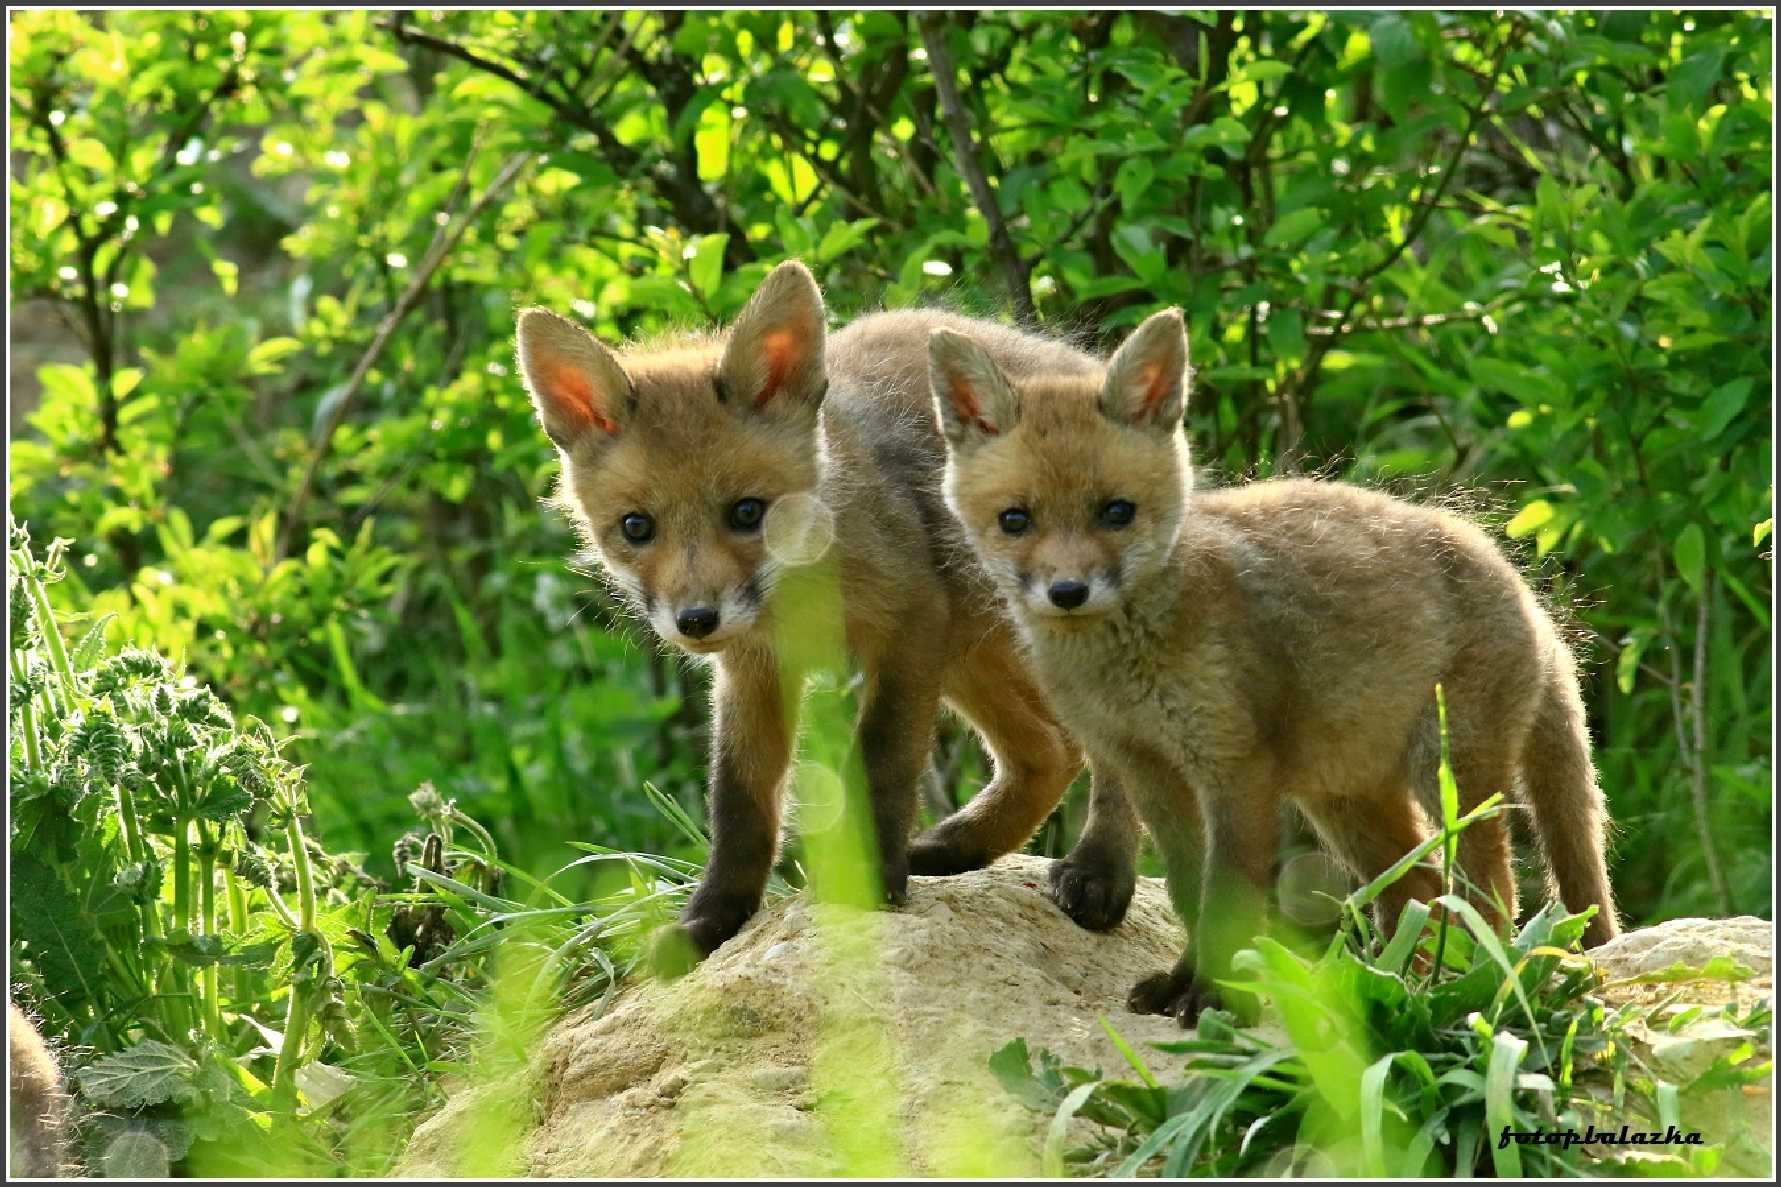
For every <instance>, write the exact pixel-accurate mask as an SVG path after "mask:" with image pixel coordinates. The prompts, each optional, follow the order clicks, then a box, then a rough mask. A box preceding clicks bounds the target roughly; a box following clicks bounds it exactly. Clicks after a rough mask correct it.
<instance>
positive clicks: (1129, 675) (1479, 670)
mask: <svg viewBox="0 0 1781 1187" xmlns="http://www.w3.org/2000/svg"><path fill="white" fill-rule="evenodd" d="M930 355H931V369H932V382H933V386H934V390H935V393H936V397H937V403H938V405H939V409H940V415H941V419H942V422H943V424H944V426H945V430H946V435H947V438H948V441H949V444H950V447H951V457H950V461H949V463H948V468H947V475H946V495H947V500H948V502H949V504H950V505H951V506H952V508H953V509H954V511H955V512H956V513H957V515H958V517H959V518H960V520H961V521H962V522H963V523H964V525H965V529H966V531H967V533H968V534H969V535H970V537H971V539H972V542H973V545H974V546H975V547H976V549H977V552H978V555H979V557H980V558H981V560H982V562H983V564H984V567H985V568H986V569H987V570H988V571H989V573H990V575H991V577H992V578H993V579H994V580H995V581H996V583H997V585H998V586H999V587H1000V589H1001V592H1002V597H1003V599H1004V601H1005V602H1007V604H1008V606H1009V608H1010V610H1011V611H1012V612H1013V614H1014V616H1015V618H1016V620H1017V622H1018V623H1019V624H1020V628H1021V631H1022V633H1023V634H1024V636H1025V637H1026V639H1027V641H1028V643H1029V644H1030V648H1031V652H1032V655H1033V658H1034V661H1035V665H1036V670H1037V671H1038V673H1039V675H1040V678H1041V681H1042V683H1043V684H1044V685H1045V687H1046V691H1047V692H1048V693H1049V694H1050V696H1051V698H1052V703H1053V705H1054V706H1056V708H1057V710H1058V713H1059V716H1060V718H1061V719H1062V721H1063V722H1064V724H1065V726H1066V727H1067V728H1069V729H1070V731H1071V732H1072V733H1074V734H1075V736H1076V737H1077V738H1078V740H1080V741H1081V742H1082V744H1083V746H1084V747H1085V749H1086V750H1087V751H1088V756H1089V761H1090V763H1091V764H1093V765H1094V767H1095V769H1096V770H1097V771H1102V770H1107V771H1110V772H1111V773H1112V774H1113V775H1114V776H1115V777H1116V778H1117V779H1118V780H1119V782H1120V783H1121V784H1122V785H1123V786H1124V787H1125V788H1126V790H1127V792H1128V794H1130V795H1131V797H1132V799H1133V801H1134V803H1135V804H1136V806H1137V808H1138V812H1139V815H1140V816H1141V817H1142V819H1143V821H1144V823H1145V825H1146V826H1147V827H1148V829H1149V830H1150V832H1151V834H1152V837H1153V838H1154V840H1155V842H1156V844H1157V847H1158V849H1159V850H1160V851H1161V853H1162V856H1163V859H1164V862H1165V864H1166V866H1167V873H1168V882H1169V890H1170V895H1171V898H1172V899H1173V900H1174V902H1175V904H1176V908H1177V910H1178V911H1179V912H1180V913H1181V914H1182V916H1183V919H1184V921H1185V922H1186V923H1187V924H1188V929H1189V934H1190V937H1191V939H1192V942H1193V953H1192V955H1191V956H1184V957H1183V958H1182V960H1181V961H1180V963H1179V964H1177V966H1176V967H1175V968H1174V969H1173V970H1170V971H1169V972H1167V973H1163V974H1159V975H1157V976H1155V977H1151V978H1149V979H1147V980H1145V981H1143V982H1140V983H1139V985H1138V986H1137V987H1136V988H1134V990H1133V992H1132V1006H1133V1008H1134V1009H1137V1010H1140V1011H1149V1012H1158V1013H1173V1014H1175V1015H1176V1016H1177V1017H1179V1018H1180V1019H1181V1020H1182V1021H1183V1022H1184V1023H1185V1022H1186V1021H1187V1020H1189V1019H1191V1018H1192V1017H1193V1016H1194V1015H1196V1014H1197V1013H1198V1011H1199V1009H1200V1008H1201V1007H1202V1006H1203V1005H1205V1004H1207V1003H1208V1002H1210V1001H1214V1000H1216V996H1215V993H1214V992H1213V989H1212V986H1213V984H1214V982H1215V981H1216V980H1217V979H1218V978H1219V977H1221V976H1224V975H1226V973H1227V972H1228V967H1229V965H1228V962H1229V960H1230V957H1231V955H1232V954H1233V953H1234V951H1235V950H1236V949H1237V948H1239V947H1241V946H1243V945H1244V944H1246V943H1247V942H1248V941H1249V939H1250V937H1251V936H1253V935H1254V934H1255V931H1256V929H1257V927H1258V926H1259V925H1260V923H1261V918H1262V917H1261V915H1260V910H1261V906H1260V905H1261V903H1262V901H1263V899H1264V897H1265V891H1266V886H1267V882H1268V880H1269V877H1270V870H1271V862H1272V859H1273V856H1274V842H1275V827H1276V807H1277V805H1278V803H1279V801H1280V800H1281V798H1282V797H1289V798H1290V799H1291V800H1292V801H1293V802H1294V803H1295V804H1296V805H1297V806H1298V807H1299V808H1300V809H1301V810H1302V811H1303V812H1304V814H1305V815H1306V816H1307V817H1308V818H1309V820H1310V821H1311V823H1312V825H1313V827H1314V828H1315V829H1316V830H1317V832H1318V834H1319V835H1320V837H1321V839H1322V840H1323V842H1324V844H1325V845H1327V846H1328V848H1329V849H1330V850H1331V851H1332V852H1333V853H1334V854H1335V855H1336V856H1337V857H1338V858H1340V859H1341V860H1343V861H1344V862H1345V863H1346V864H1347V865H1349V866H1351V867H1352V868H1353V870H1354V871H1355V872H1356V873H1358V874H1360V875H1361V876H1363V877H1366V878H1371V877H1373V876H1375V875H1377V874H1379V873H1381V872H1382V871H1383V870H1385V869H1386V868H1387V867H1388V866H1389V865H1391V864H1392V863H1393V862H1394V861H1396V860H1397V859H1398V858H1399V857H1401V856H1403V855H1404V854H1405V853H1406V852H1408V851H1409V850H1411V849H1413V848H1415V847H1416V845H1417V844H1419V843H1420V842H1421V841H1422V840H1424V839H1425V837H1427V836H1428V835H1429V833H1430V826H1429V823H1428V815H1429V814H1430V805H1429V803H1428V801H1429V800H1430V798H1432V796H1433V794H1434V788H1435V787H1436V786H1437V784H1436V778H1435V771H1436V766H1437V764H1438V761H1439V737H1438V729H1437V720H1436V704H1435V696H1434V689H1435V685H1436V684H1437V683H1440V684H1441V685H1443V686H1444V689H1445V694H1446V701H1447V706H1448V730H1449V738H1450V743H1451V756H1452V762H1453V766H1454V772H1455V775H1456V776H1457V779H1458V783H1459V789H1460V794H1461V798H1462V803H1463V806H1464V807H1465V808H1466V809H1468V810H1469V809H1470V808H1471V807H1473V806H1475V805H1476V804H1477V803H1478V801H1480V800H1482V799H1484V798H1485V797H1486V796H1488V795H1490V794H1492V793H1494V792H1498V791H1509V790H1510V789H1511V788H1513V787H1519V789H1520V792H1521V795H1522V798H1523V799H1524V800H1525V801H1526V803H1527V805H1528V806H1529V807H1530V808H1531V809H1532V810H1533V821H1534V825H1535V831H1536V833H1537V835H1538V837H1539V840H1540V845H1541V848H1542V849H1543V850H1544V854H1545V858H1546V864H1547V867H1548V869H1549V870H1550V872H1551V875H1552V879H1553V880H1554V882H1555V883H1556V886H1555V889H1556V892H1557V894H1558V895H1559V896H1560V898H1562V900H1563V901H1564V902H1565V903H1566V904H1567V905H1568V906H1570V907H1572V908H1577V909H1581V908H1583V907H1586V906H1589V905H1594V906H1596V907H1597V908H1598V911H1597V913H1596V915H1595V917H1594V919H1593V920H1592V921H1591V923H1590V925H1589V930H1588V932H1587V935H1586V941H1587V942H1588V943H1591V944H1595V943H1600V942H1601V941H1603V940H1606V939H1608V938H1610V937H1611V936H1613V935H1615V934H1616V932H1617V931H1618V925H1617V923H1616V920H1615V914H1614V907H1613V904H1612V902H1611V901H1610V897H1609V888H1608V875H1607V870H1606V867H1605V864H1604V861H1603V839H1604V838H1603V834H1604V829H1605V827H1606V823H1607V821H1606V816H1605V813H1604V807H1603V801H1602V796H1601V793H1600V791H1599V790H1598V788H1597V786H1596V778H1595V770H1594V767H1593V765H1592V763H1591V761H1590V754H1589V736H1588V732H1587V729H1586V727H1585V723H1584V716H1583V703H1582V699H1581V696H1580V693H1579V691H1578V684H1577V670H1576V663H1575V661H1574V659H1573V658H1572V655H1571V652H1570V651H1569V649H1568V648H1567V647H1566V645H1565V643H1564V642H1563V640H1562V639H1561V638H1560V637H1559V634H1558V631H1557V630H1556V629H1555V628H1554V626H1553V624H1552V622H1551V620H1550V619H1549V618H1548V616H1547V615H1546V613H1545V612H1544V610H1543V609H1542V608H1541V606H1540V604H1539V602H1538V601H1537V600H1536V598H1535V596H1534V594H1533V593H1532V591H1530V590H1529V588H1528V587H1527V585H1526V583H1525V582H1524V581H1523V580H1522V578H1521V576H1520V574H1519V573H1518V572H1517V571H1516V569H1515V568H1514V567H1513V566H1512V565H1511V564H1510V563H1509V562H1508V561H1507V560H1506V559H1504V557H1503V556H1502V554H1501V553H1500V552H1499V551H1498V549H1497V548H1496V547H1495V545H1494V544H1493V543H1492V542H1491V540H1490V539H1489V537H1487V536H1486V535H1485V534H1484V533H1483V532H1482V531H1480V530H1479V529H1478V528H1477V527H1475V526H1473V525H1472V524H1471V523H1469V522H1467V521H1466V520H1464V519H1461V518H1459V517H1458V516H1455V515H1452V514H1449V513H1446V512H1443V511H1439V510H1435V509H1432V508H1427V507H1419V506H1414V505H1412V504H1409V503H1406V502H1403V501H1401V500H1398V499H1394V498H1390V497H1388V496H1386V495H1383V494H1378V493H1375V492H1372V491H1367V490H1364V489H1361V488H1359V487H1354V486H1347V485H1342V484H1338V483H1332V482H1317V481H1305V480H1285V481H1273V482H1259V483H1255V484H1253V485H1249V486H1245V487H1239V488H1236V489H1231V490H1221V491H1210V492H1204V493H1202V492H1198V491H1195V490H1194V489H1193V486H1192V479H1191V469H1190V466H1189V463H1188V451H1187V441H1186V436H1185V433H1184V431H1183V427H1182V413H1183V409H1184V406H1185V403H1186V398H1187V383H1188V368H1187V337H1186V334H1185V331H1184V328H1183V325H1182V322H1181V317H1180V315H1179V314H1178V313H1176V312H1174V311H1172V310H1171V311H1166V312H1163V313H1159V314H1157V315H1155V316H1153V317H1151V318H1150V319H1149V320H1148V321H1146V322H1145V323H1144V324H1143V325H1142V326H1140V327H1139V328H1138V329H1137V330H1136V331H1135V332H1134V333H1133V334H1132V336H1131V338H1130V339H1128V340H1127V342H1126V343H1125V345H1124V346H1123V347H1122V348H1121V349H1120V350H1119V351H1118V352H1117V353H1116V354H1115V355H1114V357H1113V358H1112V359H1111V360H1110V361H1109V363H1108V364H1107V367H1106V370H1105V372H1104V374H1097V375H1094V376H1083V375H1069V376H1054V377H1033V376H1026V377H1011V376H1009V375H1008V374H1006V373H1005V372H1004V371H1003V369H1002V368H1001V367H1000V366H999V365H998V364H997V362H996V360H995V359H993V358H991V357H990V356H989V355H987V354H986V353H985V352H984V351H983V350H982V349H981V348H979V347H978V345H977V344H976V343H974V342H972V341H971V340H970V339H969V338H968V337H965V336H962V335H959V334H956V333H950V332H946V331H941V332H938V333H936V334H935V335H934V336H933V338H932V341H931V344H930ZM1460 864H1461V868H1462V870H1463V871H1464V872H1465V873H1466V874H1467V875H1468V877H1469V879H1470V880H1471V882H1472V883H1474V884H1475V886H1476V887H1478V888H1481V891H1480V894H1479V896H1478V897H1479V905H1480V906H1481V907H1482V908H1483V909H1484V910H1485V911H1486V913H1487V915H1490V916H1492V917H1494V918H1497V919H1501V918H1503V917H1504V915H1508V916H1511V917H1512V916H1513V914H1514V911H1515V879H1514V874H1513V871H1512V869H1511V864H1510V850H1509V841H1508V834H1507V831H1506V829H1505V828H1504V826H1503V823H1502V821H1501V820H1500V819H1487V820H1484V821H1482V822H1480V823H1477V824H1474V825H1473V826H1471V827H1469V828H1467V829H1466V830H1465V831H1464V832H1463V833H1462V834H1461V840H1460ZM1438 894H1439V880H1438V876H1437V874H1436V873H1434V872H1433V871H1431V870H1430V869H1429V868H1428V867H1427V866H1420V867H1417V868H1415V869H1413V870H1412V871H1411V872H1410V873H1409V874H1408V875H1407V876H1406V877H1404V878H1402V879H1401V880H1400V881H1398V882H1397V884H1396V885H1395V886H1393V887H1392V889H1391V890H1390V891H1389V892H1388V893H1387V895H1386V896H1385V898H1384V899H1382V900H1381V903H1380V914H1381V918H1382V919H1383V920H1386V921H1389V922H1390V923H1395V922H1396V920H1397V918H1398V913H1399V911H1400V910H1401V908H1402V906H1403V905H1404V903H1405V902H1406V901H1407V899H1408V898H1410V897H1411V896H1415V897H1418V898H1421V899H1423V900H1425V901H1426V900H1428V899H1430V898H1432V897H1434V896H1436V895H1438Z"/></svg>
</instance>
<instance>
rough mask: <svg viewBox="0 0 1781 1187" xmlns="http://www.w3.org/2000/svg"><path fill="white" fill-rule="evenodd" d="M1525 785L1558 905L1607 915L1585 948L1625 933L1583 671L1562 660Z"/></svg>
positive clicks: (1546, 696)
mask: <svg viewBox="0 0 1781 1187" xmlns="http://www.w3.org/2000/svg"><path fill="white" fill-rule="evenodd" d="M1521 767H1522V772H1521V773H1522V782H1523V786H1524V788H1525V790H1526V794H1527V800H1528V806H1529V807H1530V808H1531V809H1532V815H1533V818H1534V829H1535V832H1536V833H1537V835H1538V836H1539V839H1540V848H1541V850H1542V852H1543V853H1544V855H1545V858H1546V869H1547V870H1548V872H1549V877H1550V879H1551V880H1552V881H1553V882H1555V883H1556V884H1557V885H1556V887H1555V888H1554V889H1555V891H1556V894H1557V897H1558V899H1559V900H1560V901H1561V902H1563V903H1564V904H1565V906H1567V907H1569V908H1570V909H1571V910H1573V911H1580V910H1582V909H1583V908H1584V907H1586V906H1589V905H1590V904H1592V903H1593V904H1596V905H1597V906H1599V907H1600V910H1599V911H1597V912H1596V916H1595V918H1594V919H1592V920H1590V923H1589V929H1588V930H1587V931H1586V932H1584V935H1583V943H1584V946H1585V947H1594V946H1595V945H1597V944H1601V943H1603V942H1605V941H1607V940H1611V939H1613V938H1614V937H1615V936H1617V935H1619V934H1620V920H1619V918H1618V917H1617V916H1616V914H1615V911H1614V898H1613V892H1612V890H1611V889H1610V888H1609V886H1608V865H1607V858H1606V854H1605V850H1606V847H1607V840H1608V812H1607V806H1606V804H1605V803H1604V802H1603V799H1602V791H1601V788H1600V786H1598V785H1597V783H1596V771H1595V764H1594V763H1593V762H1592V761H1590V757H1589V726H1588V723H1587V721H1586V720H1585V717H1584V713H1583V696H1582V693H1581V692H1580V691H1579V690H1578V687H1577V676H1576V667H1575V664H1574V663H1573V662H1572V661H1571V660H1570V657H1569V656H1568V655H1562V654H1561V656H1560V658H1559V662H1558V663H1556V664H1554V665H1553V669H1552V672H1551V674H1550V675H1549V676H1548V677H1547V681H1546V688H1545V691H1544V692H1543V693H1542V695H1541V698H1540V706H1539V708H1538V709H1537V710H1536V711H1535V713H1534V721H1533V728H1532V729H1531V730H1530V731H1529V733H1528V739H1527V745H1526V748H1525V749H1524V751H1523V753H1522V760H1521Z"/></svg>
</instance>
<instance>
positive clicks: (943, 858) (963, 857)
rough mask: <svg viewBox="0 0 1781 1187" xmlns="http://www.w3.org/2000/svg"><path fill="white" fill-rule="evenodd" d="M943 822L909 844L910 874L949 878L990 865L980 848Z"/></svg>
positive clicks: (946, 822)
mask: <svg viewBox="0 0 1781 1187" xmlns="http://www.w3.org/2000/svg"><path fill="white" fill-rule="evenodd" d="M948 823H949V822H948V821H941V822H940V823H939V824H936V825H935V826H934V827H933V828H930V829H929V830H928V831H927V832H925V833H923V834H921V836H919V837H917V838H915V840H913V841H911V842H909V872H910V873H912V874H920V875H922V876H923V877H927V878H947V877H951V876H952V875H953V874H963V873H965V872H967V871H969V870H980V869H982V868H983V867H984V866H986V865H988V864H989V859H988V858H987V857H986V856H985V855H984V853H983V850H982V848H981V847H980V846H977V845H973V844H970V843H969V842H968V840H967V839H966V838H964V837H961V836H959V835H958V833H959V831H960V830H957V829H952V830H949V829H948V828H947V827H946V825H947V824H948Z"/></svg>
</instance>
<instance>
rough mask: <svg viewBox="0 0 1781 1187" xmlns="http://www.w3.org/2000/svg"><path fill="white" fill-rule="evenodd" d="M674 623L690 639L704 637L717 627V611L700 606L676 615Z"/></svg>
mask: <svg viewBox="0 0 1781 1187" xmlns="http://www.w3.org/2000/svg"><path fill="white" fill-rule="evenodd" d="M674 625H675V626H677V627H679V628H680V633H681V634H683V635H685V636H686V637H687V638H689V639H703V638H704V637H705V636H706V635H709V634H710V633H711V632H712V631H715V630H716V629H717V611H715V610H707V609H706V608H705V607H703V606H699V607H697V608H695V609H692V610H682V611H681V612H680V613H679V614H676V615H675V616H674Z"/></svg>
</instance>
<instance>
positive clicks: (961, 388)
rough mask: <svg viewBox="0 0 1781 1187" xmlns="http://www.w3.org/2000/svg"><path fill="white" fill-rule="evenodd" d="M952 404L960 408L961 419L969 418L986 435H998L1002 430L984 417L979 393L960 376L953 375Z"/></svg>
mask: <svg viewBox="0 0 1781 1187" xmlns="http://www.w3.org/2000/svg"><path fill="white" fill-rule="evenodd" d="M952 406H953V407H954V408H955V409H957V410H958V414H959V419H961V420H968V421H970V422H971V423H972V424H974V425H976V426H977V431H978V432H980V433H983V434H985V435H986V436H990V437H995V436H998V435H999V434H1000V432H1001V430H999V429H997V428H996V426H995V425H992V424H990V423H989V421H987V420H985V419H983V409H982V408H980V407H978V404H977V393H976V392H974V391H972V390H971V385H970V384H968V383H966V382H965V381H964V379H963V378H962V377H960V376H957V375H954V376H953V377H952Z"/></svg>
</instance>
